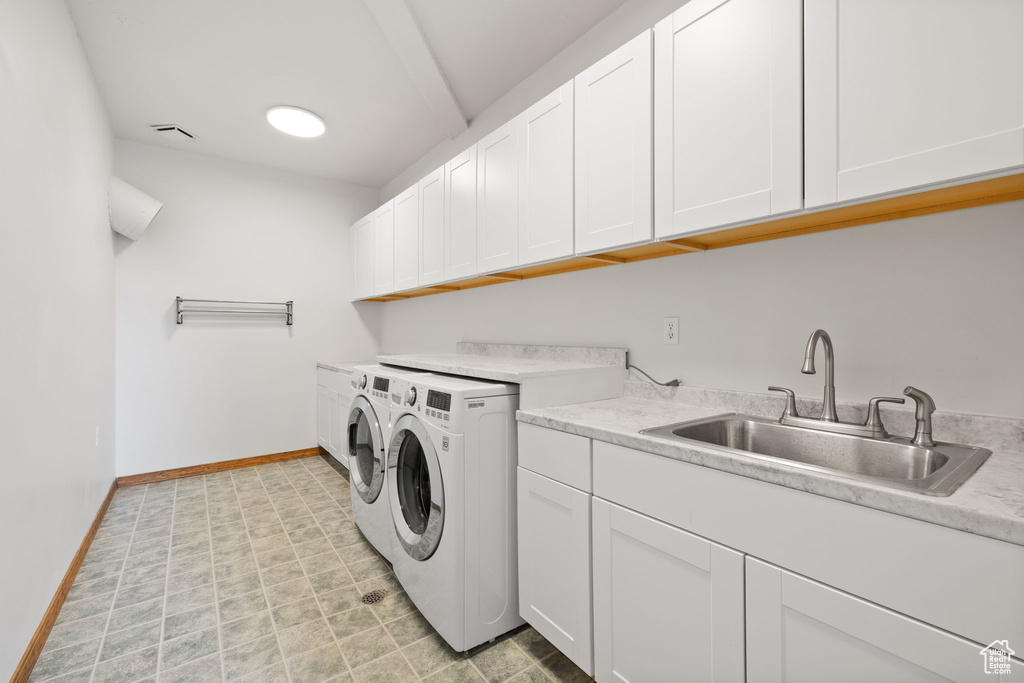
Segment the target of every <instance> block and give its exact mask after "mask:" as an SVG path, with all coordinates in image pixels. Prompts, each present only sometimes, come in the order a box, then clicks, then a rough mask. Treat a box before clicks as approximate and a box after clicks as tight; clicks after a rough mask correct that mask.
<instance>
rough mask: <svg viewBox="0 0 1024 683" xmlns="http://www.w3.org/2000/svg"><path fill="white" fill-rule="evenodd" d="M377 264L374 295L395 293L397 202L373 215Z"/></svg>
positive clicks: (383, 207)
mask: <svg viewBox="0 0 1024 683" xmlns="http://www.w3.org/2000/svg"><path fill="white" fill-rule="evenodd" d="M373 223H374V225H373V234H374V244H375V246H374V249H375V252H376V253H375V258H374V263H375V264H376V265H375V266H374V269H373V293H374V295H376V296H381V295H383V294H390V293H391V292H393V291H395V202H394V200H392V201H390V202H388V203H387V204H385V205H384V206H382V207H380V208H379V209H377V211H376V212H374V214H373Z"/></svg>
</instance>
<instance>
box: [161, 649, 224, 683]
mask: <svg viewBox="0 0 1024 683" xmlns="http://www.w3.org/2000/svg"><path fill="white" fill-rule="evenodd" d="M222 680H223V678H222V676H221V666H220V656H219V655H211V656H209V657H204V658H203V659H197V660H196V661H194V662H190V663H188V664H185V665H184V666H179V667H178V668H177V669H170V670H163V671H161V672H160V683H218V682H219V681H222Z"/></svg>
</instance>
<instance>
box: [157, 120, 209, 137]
mask: <svg viewBox="0 0 1024 683" xmlns="http://www.w3.org/2000/svg"><path fill="white" fill-rule="evenodd" d="M150 128H152V129H153V130H154V131H155V132H157V133H159V134H160V135H162V136H163V137H165V138H167V139H168V140H196V139H198V136H197V135H193V134H192V133H189V132H188V131H187V130H185V129H184V128H182V127H181V126H175V125H174V124H170V123H164V124H159V125H153V126H150Z"/></svg>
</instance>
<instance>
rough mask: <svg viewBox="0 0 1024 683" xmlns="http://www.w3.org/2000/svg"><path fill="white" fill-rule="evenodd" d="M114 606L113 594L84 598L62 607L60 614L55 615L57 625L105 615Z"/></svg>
mask: <svg viewBox="0 0 1024 683" xmlns="http://www.w3.org/2000/svg"><path fill="white" fill-rule="evenodd" d="M113 604H114V594H113V593H110V594H108V595H100V596H97V597H95V598H86V599H84V600H79V601H77V602H72V603H70V604H68V605H64V607H63V608H62V609H61V611H60V614H58V615H57V623H58V624H63V623H66V622H69V621H77V620H79V619H84V618H86V617H91V616H93V615H96V614H106V613H108V612H109V611H110V608H111V605H113Z"/></svg>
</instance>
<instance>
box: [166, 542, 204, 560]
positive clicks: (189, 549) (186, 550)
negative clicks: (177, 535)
mask: <svg viewBox="0 0 1024 683" xmlns="http://www.w3.org/2000/svg"><path fill="white" fill-rule="evenodd" d="M208 552H210V542H209V541H200V542H199V543H189V544H188V545H179V546H177V547H175V548H171V559H172V560H176V559H178V558H179V557H189V556H190V555H198V554H199V553H208Z"/></svg>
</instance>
